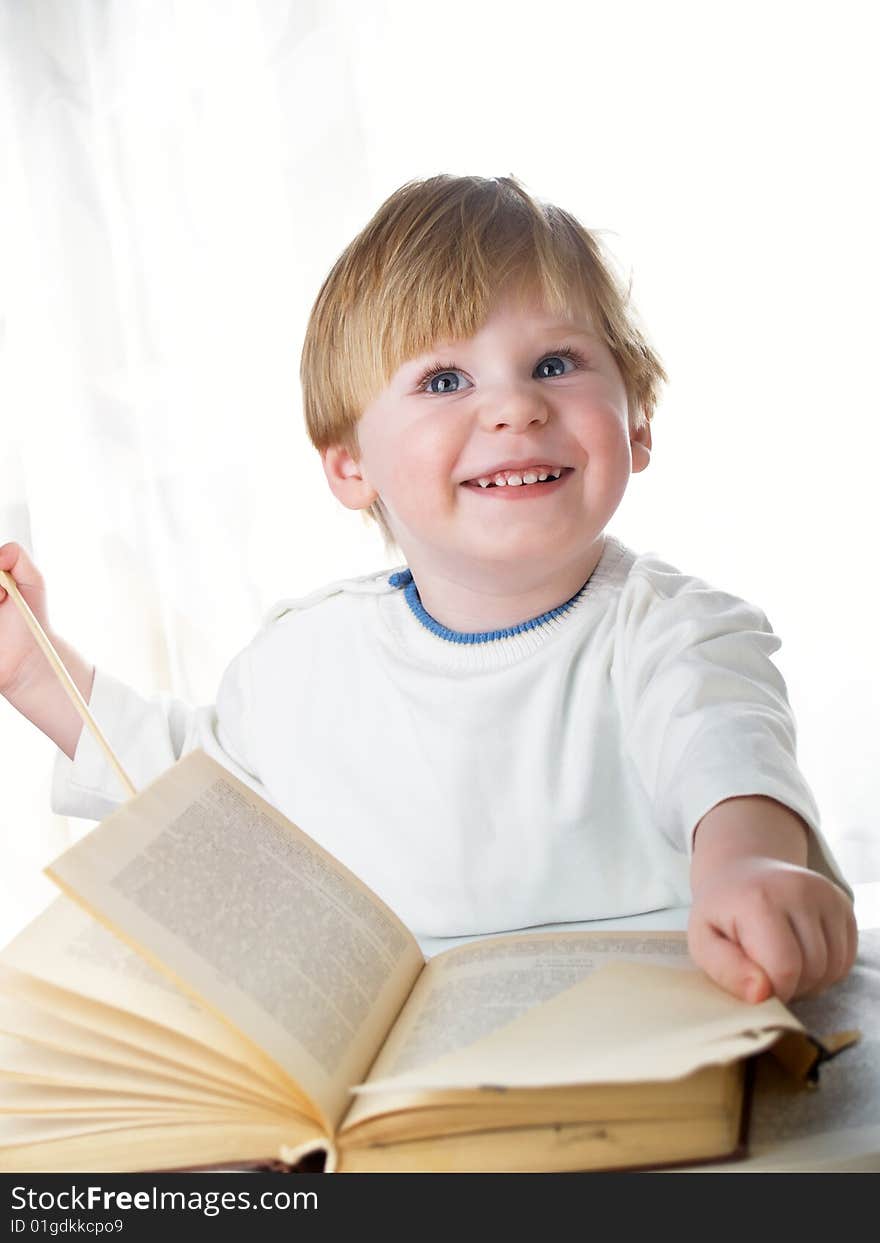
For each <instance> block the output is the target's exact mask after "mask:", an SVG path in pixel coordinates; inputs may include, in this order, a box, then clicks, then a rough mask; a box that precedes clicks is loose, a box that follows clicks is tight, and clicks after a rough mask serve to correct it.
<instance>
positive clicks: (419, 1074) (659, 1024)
mask: <svg viewBox="0 0 880 1243" xmlns="http://www.w3.org/2000/svg"><path fill="white" fill-rule="evenodd" d="M784 1028H789V1029H791V1030H795V1031H798V1030H800V1025H799V1024H798V1023H797V1021H796V1020H795V1019H793V1018H792V1017H791V1015H789V1014H788V1012H787V1011H786V1010H785V1007H784V1006H782V1005H781V1004H780V1003H779V1002H778V1001H777V1000H776V999H775V998H772V999H771V1000H770V1001H767V1002H763V1003H762V1004H761V1005H758V1006H752V1005H749V1004H748V1003H746V1002H742V1001H739V1000H738V999H737V998H735V997H732V996H730V995H729V994H728V993H725V992H724V991H723V990H722V989H721V988H719V987H718V986H717V985H716V984H714V983H713V982H712V981H711V980H709V979H708V977H707V976H705V974H704V973H703V972H701V971H699V970H698V969H696V968H695V967H694V966H693V964H692V963H691V962H690V959H689V958H688V956H687V949H686V938H685V936H684V934H675V933H668V934H662V933H661V934H645V933H580V932H577V933H569V934H556V933H543V934H537V935H534V936H519V937H503V938H492V939H490V940H487V941H482V942H478V943H472V944H470V945H465V946H461V947H460V948H458V949H456V950H451V951H449V953H448V954H442V955H440V956H439V957H438V958H435V959H432V960H431V962H430V963H429V964H428V966H427V967H426V968H425V971H424V972H423V974H422V978H421V980H420V981H419V983H418V985H417V987H416V989H414V990H413V994H412V996H411V998H410V1001H409V1003H408V1004H407V1006H406V1007H405V1009H404V1011H403V1013H402V1014H401V1016H400V1018H399V1020H398V1022H397V1024H396V1025H395V1028H394V1031H393V1032H392V1033H391V1035H390V1037H389V1039H388V1041H387V1042H386V1045H385V1048H384V1049H383V1051H382V1054H381V1055H380V1057H379V1058H378V1059H377V1061H376V1063H375V1064H374V1066H373V1067H372V1068H371V1071H370V1075H369V1078H368V1080H367V1083H366V1084H363V1085H359V1087H358V1088H357V1089H356V1090H357V1091H358V1092H363V1093H364V1094H366V1093H368V1092H370V1091H375V1090H379V1089H385V1088H387V1087H390V1088H393V1090H395V1091H399V1090H401V1088H403V1087H407V1088H419V1089H429V1088H444V1087H455V1088H467V1087H485V1086H507V1087H540V1086H545V1085H547V1086H549V1085H562V1084H577V1083H618V1082H633V1081H635V1080H639V1079H650V1080H655V1079H669V1078H677V1077H680V1076H682V1075H685V1074H689V1073H690V1072H691V1071H693V1070H696V1069H698V1067H700V1066H702V1065H707V1064H711V1063H716V1062H725V1061H733V1060H735V1059H736V1058H737V1057H741V1056H746V1055H748V1054H750V1053H755V1052H758V1051H759V1050H760V1049H761V1048H764V1047H767V1046H768V1045H769V1044H771V1043H772V1042H773V1041H774V1040H775V1039H776V1038H777V1036H778V1033H779V1031H780V1030H782V1029H784ZM745 1032H748V1033H749V1034H748V1035H743V1033H745ZM347 1121H348V1122H350V1121H351V1118H349V1119H348V1120H347Z"/></svg>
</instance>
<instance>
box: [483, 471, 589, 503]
mask: <svg viewBox="0 0 880 1243" xmlns="http://www.w3.org/2000/svg"><path fill="white" fill-rule="evenodd" d="M573 473H574V467H573V466H563V468H562V472H561V474H560V476H559V478H558V479H554V478H553V476H552V475H551V476H550V477H549V478H547V479H545V480H537V481H536V482H535V483H519V484H517V483H507V484H496V483H495V482H494V481H493V482H490V483H488V484H485V485H481V484H479V483H478V482H477V481H476V479H467V480H465V481H464V482H463V483H462V484H460V485H459V486H460V487H462V488H469V489H470V490H471V491H473V492H479V493H480V494H481V495H482V496H492V497H495V498H497V499H498V500H502V499H504V500H510V501H513V500H517V499H522V500H525V499H526V498H527V497H533V496H540V495H541V494H542V493H550V492H555V491H556V490H557V488H560V487H562V486H563V485H564V484H565V481H566V479H567V478H568V477H569V475H571V474H573ZM483 478H485V476H483Z"/></svg>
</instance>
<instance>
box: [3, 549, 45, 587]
mask: <svg viewBox="0 0 880 1243" xmlns="http://www.w3.org/2000/svg"><path fill="white" fill-rule="evenodd" d="M0 570H7V571H8V572H9V573H10V574H11V575H12V577H13V578H14V579H15V581H16V583H17V584H18V585H19V587H42V586H43V577H42V575H41V574H40V571H39V570H38V569H37V567H36V566H35V565H34V563H33V561H32V560H31V559H30V557H29V556H28V554H27V552H26V551H25V550H24V548H22V546H21V544H16V543H14V542H13V543H10V544H4V545H3V546H2V548H0Z"/></svg>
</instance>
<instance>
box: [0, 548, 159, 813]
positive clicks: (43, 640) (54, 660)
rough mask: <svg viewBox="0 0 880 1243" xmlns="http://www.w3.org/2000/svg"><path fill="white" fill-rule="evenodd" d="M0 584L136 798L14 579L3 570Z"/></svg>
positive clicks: (77, 688)
mask: <svg viewBox="0 0 880 1243" xmlns="http://www.w3.org/2000/svg"><path fill="white" fill-rule="evenodd" d="M0 583H2V585H3V586H4V587H5V588H6V590H7V591H8V592H9V595H10V596H11V597H12V599H13V600H14V601H15V603H16V604H17V605H18V607H19V609H20V610H21V615H22V617H23V618H24V620H25V622H26V623H27V626H28V629H29V630H30V632H31V634H32V635H33V636H34V638H35V639H36V641H37V643H38V644H39V645H40V648H41V649H42V651H43V654H44V655H45V657H46V659H47V660H48V661H49V664H50V665H51V666H52V668H53V669H54V670H55V672H56V673H57V675H58V677H59V679H60V681H61V685H62V686H63V687H64V689H65V691H66V692H67V694H68V696H69V698H70V702H71V703H72V704H73V706H74V708H76V710H77V712H78V713H79V714H80V716H81V717H82V719H83V720H84V721H85V723H86V725H88V727H89V729H90V730H91V731H92V733H93V734H94V736H95V740H96V741H97V743H98V746H99V747H100V748H101V750H102V751H103V752H104V754H105V756H106V757H107V760H108V762H109V763H110V764H111V765H112V767H113V769H114V771H115V772H116V775H117V777H118V778H119V780H120V781H121V782H122V784H123V786H124V787H125V789H126V790H127V791H128V793H129V794H130V795H131V796H132V797H134V795H135V794H137V790H136V789H135V787H134V785H133V783H132V782H131V781H130V780H129V778H128V776H127V774H126V773H125V770H124V769H123V767H122V765H121V764H120V763H119V760H118V759H117V758H116V756H115V755H114V753H113V751H112V750H111V748H110V744H109V743H108V742H107V739H106V738H105V737H104V735H103V734H102V733H101V730H100V729H99V727H98V723H97V721H96V720H95V718H94V717H93V716H92V714H91V712H89V708H88V704H87V703H86V701H85V700H84V699H83V697H82V695H81V694H80V692H79V687H78V686H77V685H76V683H75V682H74V680H73V678H72V677H71V676H70V674H69V673H68V672H67V670H66V669H65V667H64V662H63V661H62V660H61V657H60V656H59V655H58V653H57V652H56V651H55V648H54V647H53V646H52V644H51V643H50V641H49V639H48V638H47V637H46V632H45V631H44V630H43V627H42V626H41V625H40V623H39V622H38V621H37V619H36V617H34V615H33V613H32V612H31V608H30V605H29V604H28V602H27V600H25V598H24V596H23V595H22V594H21V592H20V591H19V589H18V584H17V583H16V581H15V579H14V578H13V577H12V575H11V574H10V573H9V572H8V571H7V570H0Z"/></svg>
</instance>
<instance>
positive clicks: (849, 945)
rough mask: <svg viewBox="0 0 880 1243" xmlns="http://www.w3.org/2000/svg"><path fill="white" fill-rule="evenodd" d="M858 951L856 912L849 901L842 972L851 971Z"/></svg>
mask: <svg viewBox="0 0 880 1243" xmlns="http://www.w3.org/2000/svg"><path fill="white" fill-rule="evenodd" d="M858 952H859V926H858V924H857V923H856V913H855V911H854V910H853V907H852V903H850V907H849V910H848V911H847V913H846V963H845V971H844V974H845V973H846V972H848V971H851V970H852V968H853V964H854V963H855V961H856V956H857V955H858Z"/></svg>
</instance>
